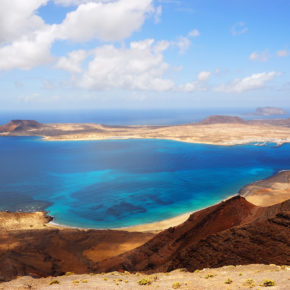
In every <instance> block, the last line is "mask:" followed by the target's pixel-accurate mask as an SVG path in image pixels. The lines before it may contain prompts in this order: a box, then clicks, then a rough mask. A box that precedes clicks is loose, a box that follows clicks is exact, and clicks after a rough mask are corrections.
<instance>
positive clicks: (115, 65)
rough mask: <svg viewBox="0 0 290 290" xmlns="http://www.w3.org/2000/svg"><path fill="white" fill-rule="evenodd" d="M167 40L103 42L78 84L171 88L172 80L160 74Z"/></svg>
mask: <svg viewBox="0 0 290 290" xmlns="http://www.w3.org/2000/svg"><path fill="white" fill-rule="evenodd" d="M168 47H169V42H167V41H161V42H158V43H156V44H155V45H154V40H153V39H147V40H144V41H139V42H131V44H130V47H129V48H116V47H114V46H113V45H105V46H102V47H98V48H96V50H95V51H94V59H93V60H92V61H91V62H90V63H89V65H88V69H87V71H86V72H85V73H84V75H83V76H82V78H81V80H80V81H79V83H78V85H79V86H80V87H82V88H86V89H95V90H104V89H129V90H144V91H146V90H155V91H166V90H170V89H173V88H174V83H173V82H172V81H171V80H169V79H165V78H163V75H164V73H165V71H166V70H167V68H168V64H167V63H165V62H164V60H163V52H164V50H166V49H167V48H168Z"/></svg>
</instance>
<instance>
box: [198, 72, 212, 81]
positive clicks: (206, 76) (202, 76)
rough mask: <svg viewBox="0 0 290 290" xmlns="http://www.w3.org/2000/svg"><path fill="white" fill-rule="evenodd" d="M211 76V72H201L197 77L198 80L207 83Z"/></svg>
mask: <svg viewBox="0 0 290 290" xmlns="http://www.w3.org/2000/svg"><path fill="white" fill-rule="evenodd" d="M210 76H211V72H210V71H201V72H200V73H199V74H198V75H197V79H198V80H199V81H207V80H208V79H209V78H210Z"/></svg>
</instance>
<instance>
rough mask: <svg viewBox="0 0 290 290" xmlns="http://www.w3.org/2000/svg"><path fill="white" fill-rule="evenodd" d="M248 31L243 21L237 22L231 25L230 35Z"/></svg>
mask: <svg viewBox="0 0 290 290" xmlns="http://www.w3.org/2000/svg"><path fill="white" fill-rule="evenodd" d="M247 31H248V27H247V26H246V24H245V23H244V22H238V23H236V24H235V25H234V26H233V27H232V35H233V36H236V35H241V34H244V33H246V32H247Z"/></svg>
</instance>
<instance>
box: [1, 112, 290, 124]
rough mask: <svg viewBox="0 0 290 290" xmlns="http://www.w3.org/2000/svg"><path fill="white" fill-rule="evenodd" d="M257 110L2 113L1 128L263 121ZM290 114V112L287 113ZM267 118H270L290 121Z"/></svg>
mask: <svg viewBox="0 0 290 290" xmlns="http://www.w3.org/2000/svg"><path fill="white" fill-rule="evenodd" d="M254 110H255V109H253V108H249V109H245V108H242V109H241V108H225V109H221V108H220V109H217V108H215V109H175V110H173V109H172V110H168V109H167V110H161V109H154V110H148V109H144V110H133V109H132V110H109V109H106V110H100V109H98V110H55V111H53V112H52V111H43V110H42V111H36V110H33V111H27V110H26V111H1V110H0V124H5V123H7V122H9V121H11V120H17V119H22V120H35V121H38V122H41V123H99V124H105V125H176V124H184V123H192V122H197V121H201V120H203V119H205V118H207V117H208V116H210V115H231V116H239V117H241V118H244V119H260V118H266V117H263V116H256V115H253V114H252V115H251V114H250V113H251V112H254ZM287 111H288V112H290V110H287ZM289 117H290V114H288V115H283V116H268V117H267V118H289Z"/></svg>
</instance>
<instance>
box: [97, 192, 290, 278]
mask: <svg viewBox="0 0 290 290" xmlns="http://www.w3.org/2000/svg"><path fill="white" fill-rule="evenodd" d="M289 227H290V200H287V201H285V202H283V203H280V204H276V205H273V206H270V207H264V208H263V207H258V206H255V205H253V204H251V203H249V202H248V201H246V199H245V198H243V197H241V196H236V197H233V198H231V199H229V200H227V201H225V202H222V203H219V204H217V205H215V206H212V207H209V208H207V209H204V210H201V211H198V212H196V213H193V214H192V215H191V216H190V218H189V219H188V220H187V221H186V222H185V223H183V224H181V225H180V226H177V227H173V228H169V229H168V230H165V231H163V232H161V233H159V234H158V235H156V236H155V237H154V238H153V239H151V240H150V241H148V242H147V243H145V244H144V245H142V246H141V247H139V248H137V249H135V250H132V251H130V252H128V253H125V254H122V255H120V256H118V257H114V258H111V259H108V260H105V261H102V262H99V263H97V264H96V266H95V271H97V272H98V271H101V272H106V271H113V270H116V271H120V270H121V271H133V272H135V271H145V272H149V273H152V272H167V271H172V270H174V269H178V268H186V269H187V270H189V271H194V270H196V269H202V268H206V267H221V266H225V265H246V264H253V263H261V264H278V265H279V264H280V265H282V264H287V265H290V229H289Z"/></svg>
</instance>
